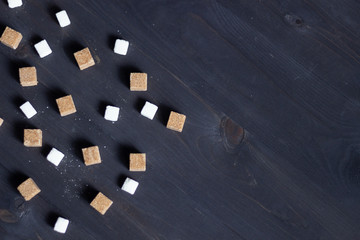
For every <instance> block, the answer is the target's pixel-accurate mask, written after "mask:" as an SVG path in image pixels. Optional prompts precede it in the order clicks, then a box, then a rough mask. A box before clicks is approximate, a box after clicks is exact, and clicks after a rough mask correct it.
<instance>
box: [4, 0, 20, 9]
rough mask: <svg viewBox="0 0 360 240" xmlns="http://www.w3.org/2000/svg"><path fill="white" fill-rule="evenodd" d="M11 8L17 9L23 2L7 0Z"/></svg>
mask: <svg viewBox="0 0 360 240" xmlns="http://www.w3.org/2000/svg"><path fill="white" fill-rule="evenodd" d="M7 1H8V5H9V8H16V7H20V6H22V4H23V3H22V0H7Z"/></svg>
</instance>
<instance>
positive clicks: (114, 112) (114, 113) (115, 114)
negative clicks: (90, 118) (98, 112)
mask: <svg viewBox="0 0 360 240" xmlns="http://www.w3.org/2000/svg"><path fill="white" fill-rule="evenodd" d="M119 111H120V108H118V107H114V106H106V110H105V115H104V118H105V119H106V120H109V121H113V122H115V121H117V120H118V118H119Z"/></svg>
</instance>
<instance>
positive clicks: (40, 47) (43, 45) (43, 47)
mask: <svg viewBox="0 0 360 240" xmlns="http://www.w3.org/2000/svg"><path fill="white" fill-rule="evenodd" d="M34 47H35V49H36V51H37V52H38V54H39V56H40V57H41V58H44V57H46V56H48V55H50V54H51V53H52V51H51V48H50V46H49V44H48V43H47V41H46V40H45V39H44V40H42V41H40V42H38V43H37V44H35V45H34Z"/></svg>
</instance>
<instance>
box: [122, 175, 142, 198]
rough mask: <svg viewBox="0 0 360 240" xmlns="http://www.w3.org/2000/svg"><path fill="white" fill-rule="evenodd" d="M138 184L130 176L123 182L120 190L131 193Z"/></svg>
mask: <svg viewBox="0 0 360 240" xmlns="http://www.w3.org/2000/svg"><path fill="white" fill-rule="evenodd" d="M138 186H139V183H138V182H137V181H135V180H132V179H131V178H126V180H125V182H124V184H123V185H122V187H121V190H123V191H125V192H128V193H130V194H131V195H133V194H134V193H135V191H136V188H137V187H138Z"/></svg>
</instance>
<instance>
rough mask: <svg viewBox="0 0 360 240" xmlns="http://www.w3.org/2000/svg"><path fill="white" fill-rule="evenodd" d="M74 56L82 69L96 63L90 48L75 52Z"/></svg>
mask: <svg viewBox="0 0 360 240" xmlns="http://www.w3.org/2000/svg"><path fill="white" fill-rule="evenodd" d="M74 56H75V59H76V62H77V64H78V65H79V68H80V70H84V69H86V68H89V67H91V66H94V65H95V61H94V59H93V57H92V56H91V53H90V50H89V48H84V49H83V50H81V51H78V52H76V53H74Z"/></svg>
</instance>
